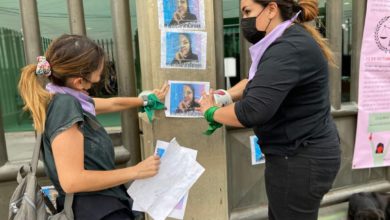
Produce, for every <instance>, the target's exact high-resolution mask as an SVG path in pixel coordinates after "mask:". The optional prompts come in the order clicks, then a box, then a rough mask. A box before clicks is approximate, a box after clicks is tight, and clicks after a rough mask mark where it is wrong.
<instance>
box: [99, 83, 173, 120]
mask: <svg viewBox="0 0 390 220" xmlns="http://www.w3.org/2000/svg"><path fill="white" fill-rule="evenodd" d="M168 89H169V86H168V84H167V83H164V85H163V86H162V87H161V89H155V90H153V93H154V94H155V95H156V96H157V98H158V99H160V100H164V98H165V95H166V94H167V92H168ZM93 100H94V102H95V109H96V114H103V113H110V112H119V111H123V110H126V109H129V108H136V107H141V106H143V103H144V101H143V99H142V98H138V97H114V98H94V99H93Z"/></svg>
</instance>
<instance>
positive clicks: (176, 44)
mask: <svg viewBox="0 0 390 220" xmlns="http://www.w3.org/2000/svg"><path fill="white" fill-rule="evenodd" d="M206 46H207V33H205V32H176V31H170V32H165V31H162V32H161V68H180V69H206V54H207V48H206Z"/></svg>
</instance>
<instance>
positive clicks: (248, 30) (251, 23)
mask: <svg viewBox="0 0 390 220" xmlns="http://www.w3.org/2000/svg"><path fill="white" fill-rule="evenodd" d="M264 9H265V8H263V10H262V11H261V12H260V13H259V14H258V15H257V16H256V17H250V18H242V19H241V30H242V34H243V35H244V37H245V39H246V40H247V41H249V42H250V43H252V44H256V43H257V42H259V41H260V40H261V39H263V38H264V37H265V34H266V31H265V30H267V28H268V26H269V24H270V23H271V21H270V22H269V23H268V25H267V27H266V28H265V30H264V31H258V30H257V28H256V19H257V17H259V16H260V15H261V13H263V11H264Z"/></svg>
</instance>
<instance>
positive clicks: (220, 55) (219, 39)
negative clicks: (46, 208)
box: [213, 1, 225, 89]
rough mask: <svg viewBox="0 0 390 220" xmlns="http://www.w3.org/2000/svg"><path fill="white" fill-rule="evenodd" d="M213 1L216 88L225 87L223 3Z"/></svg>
mask: <svg viewBox="0 0 390 220" xmlns="http://www.w3.org/2000/svg"><path fill="white" fill-rule="evenodd" d="M213 2H214V5H213V6H214V39H215V61H216V62H215V64H216V72H217V75H216V77H217V81H216V84H217V85H216V89H218V88H225V71H224V48H223V46H224V43H223V42H224V41H223V40H224V39H223V11H222V9H223V7H222V6H223V3H222V1H213Z"/></svg>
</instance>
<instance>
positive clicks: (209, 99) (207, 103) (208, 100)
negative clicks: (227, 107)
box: [198, 89, 215, 114]
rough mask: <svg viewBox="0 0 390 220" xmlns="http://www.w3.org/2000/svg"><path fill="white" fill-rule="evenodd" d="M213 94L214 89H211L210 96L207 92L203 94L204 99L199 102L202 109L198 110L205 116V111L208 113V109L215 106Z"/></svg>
mask: <svg viewBox="0 0 390 220" xmlns="http://www.w3.org/2000/svg"><path fill="white" fill-rule="evenodd" d="M213 94H214V90H213V89H210V91H209V93H208V94H207V93H206V92H203V93H202V98H201V99H200V100H199V104H200V107H199V108H198V110H199V111H201V112H202V114H204V113H205V111H207V109H209V108H211V107H213V106H215V101H214V95H213Z"/></svg>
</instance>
